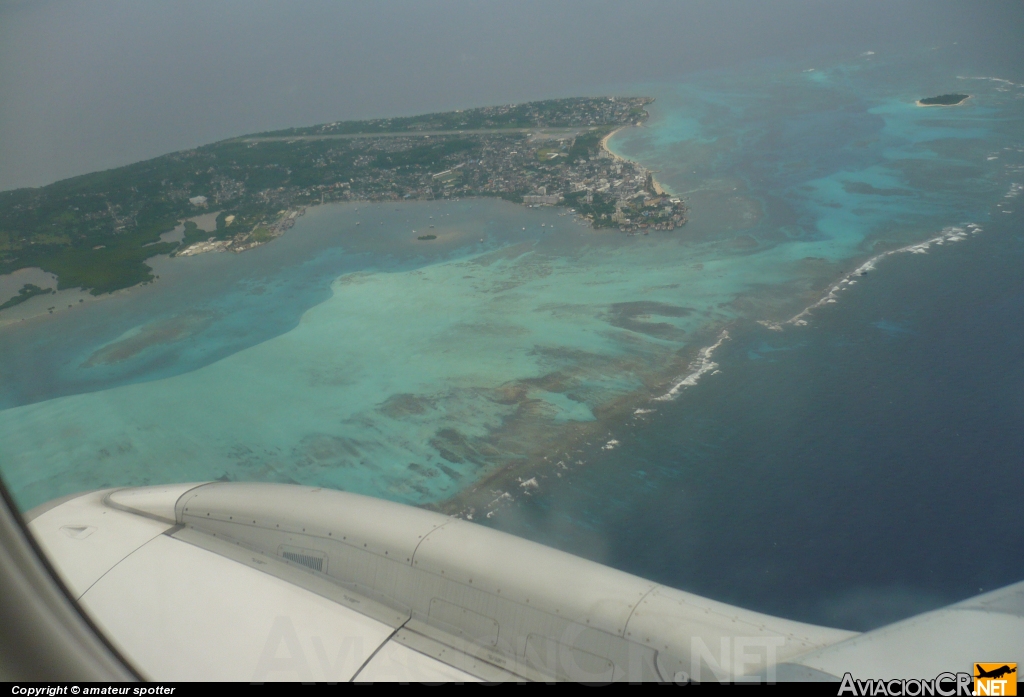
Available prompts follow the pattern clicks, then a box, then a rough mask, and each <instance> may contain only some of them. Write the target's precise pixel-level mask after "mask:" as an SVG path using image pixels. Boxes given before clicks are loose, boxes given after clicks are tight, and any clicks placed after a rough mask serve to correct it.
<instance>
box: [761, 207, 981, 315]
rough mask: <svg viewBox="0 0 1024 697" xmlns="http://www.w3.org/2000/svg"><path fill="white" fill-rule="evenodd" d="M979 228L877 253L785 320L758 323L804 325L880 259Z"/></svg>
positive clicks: (950, 230) (954, 229) (953, 230)
mask: <svg viewBox="0 0 1024 697" xmlns="http://www.w3.org/2000/svg"><path fill="white" fill-rule="evenodd" d="M981 230H982V228H981V226H980V225H978V224H976V223H967V224H966V225H965V226H964V227H959V226H950V227H946V228H943V229H942V234H941V235H938V236H937V237H933V238H931V239H930V240H925V241H924V242H918V243H916V244H909V245H907V246H906V247H900V248H899V249H893V250H890V251H888V252H882V253H881V254H877V255H875V256H873V257H871V258H870V259H868V260H867V261H865V262H864V263H863V264H861V265H860V266H858V267H857V268H856V269H854V270H853V271H851V272H850V273H848V274H846V275H845V276H843V277H842V278H841V279H840V280H839V282H838V283H836V284H835V285H834V286H832V287H831V288H829V289H828V292H827V293H825V295H824V296H822V298H821V299H820V300H819V301H818V302H816V303H814V304H813V305H808V306H807V307H805V308H804V309H803V311H801V312H800V313H799V314H797V315H794V316H793V317H790V318H789V319H788V320H786V321H785V322H770V321H768V320H759V321H758V324H760V325H762V326H765V327H768V328H769V329H771V330H773V331H778V332H780V331H782V330H783V328H784V327H785V325H787V324H788V325H793V326H797V327H802V326H805V325H806V324H807V319H805V318H806V317H808V316H810V315H811V313H812V312H813V311H814V310H816V309H818V308H819V307H822V306H824V305H828V304H830V303H834V302H838V300H839V293H841V292H842V291H844V290H847V289H849V288H850V287H851V286H853V285H856V283H857V280H856V278H857V277H858V276H864V275H865V274H867V272H868V271H874V270H875V267H876V265H877V264H878V262H880V261H881V260H882V259H885V258H886V257H890V256H892V255H894V254H904V253H907V252H909V253H910V254H927V253H928V249H929V248H930V247H931V246H932V245H933V244H934V245H943V244H946V243H947V242H960V241H962V240H966V239H967V238H968V236H969V235H977V234H978V233H979V232H981Z"/></svg>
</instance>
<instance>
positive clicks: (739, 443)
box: [500, 214, 1024, 629]
mask: <svg viewBox="0 0 1024 697" xmlns="http://www.w3.org/2000/svg"><path fill="white" fill-rule="evenodd" d="M1006 217H1007V218H1008V220H1006V221H1003V223H1002V224H1001V225H999V226H998V227H996V226H995V225H993V226H992V227H990V228H988V229H987V230H986V234H985V235H982V236H979V237H978V238H977V239H976V240H973V241H972V242H971V244H964V245H960V246H954V247H946V248H943V249H940V250H938V251H937V252H933V253H931V254H929V255H927V256H924V255H922V256H916V255H915V256H909V255H908V256H906V257H903V258H900V259H899V260H897V261H894V262H892V263H890V264H889V266H888V267H885V268H881V269H880V270H879V271H878V272H877V273H874V274H871V275H869V276H868V277H865V278H864V279H863V280H862V282H861V283H860V284H859V288H858V290H857V292H856V293H852V294H850V295H849V296H847V297H846V298H844V299H843V302H841V303H838V304H836V305H834V306H832V307H829V308H827V309H825V310H823V311H821V312H820V313H819V314H818V315H817V317H816V319H815V322H814V323H812V324H811V325H809V326H806V327H800V328H798V329H796V330H793V331H788V332H785V333H777V332H773V331H769V330H767V329H765V328H764V327H762V326H760V325H756V324H747V325H745V326H743V327H741V328H738V329H736V330H735V331H734V332H733V334H732V340H731V341H729V342H726V343H725V344H723V346H722V348H721V350H720V353H716V358H718V359H719V360H718V362H719V364H720V370H721V372H720V373H719V374H717V375H714V376H713V377H711V378H709V379H707V380H704V381H702V382H701V383H699V384H698V385H697V386H695V387H693V388H692V389H691V390H690V391H688V393H686V394H685V396H684V397H682V398H680V399H678V400H676V401H675V402H669V403H667V405H665V406H662V407H660V408H659V411H658V412H656V413H654V414H651V415H648V416H645V417H644V418H643V419H638V420H636V421H634V424H633V425H631V426H629V427H626V428H621V429H617V430H616V431H615V433H614V435H615V437H616V438H617V439H618V440H619V441H621V443H622V445H621V446H620V447H619V448H617V449H616V450H613V451H610V452H602V451H601V450H600V449H599V448H594V449H593V451H592V452H588V453H586V454H585V455H584V456H582V457H584V458H585V459H586V460H587V462H588V465H587V467H586V468H585V469H581V470H578V471H576V472H575V473H573V474H572V475H568V476H566V477H565V478H563V479H560V480H558V481H557V483H556V482H548V483H547V488H546V490H545V491H544V493H543V494H541V495H538V496H535V497H533V498H524V499H520V500H519V501H517V502H516V504H515V506H516V509H515V514H514V515H509V516H506V517H504V518H503V519H502V522H501V523H500V527H501V528H502V529H505V530H507V531H509V532H515V533H517V534H521V535H524V536H526V537H531V538H534V539H538V540H541V541H544V542H547V543H549V544H552V545H554V546H557V547H560V548H562V549H566V550H569V551H574V552H576V553H578V554H581V555H582V556H589V557H594V558H600V559H603V560H605V561H606V562H607V563H610V564H611V565H613V566H616V567H619V568H622V569H625V570H627V571H630V572H632V573H635V574H638V575H640V576H645V577H648V578H653V579H656V580H659V581H662V582H664V583H667V584H670V585H675V586H678V587H681V588H684V589H686V590H689V591H692V592H694V593H698V594H701V595H707V596H711V597H715V598H717V599H719V600H723V601H725V602H729V603H735V604H737V605H740V606H743V607H749V608H754V609H757V610H761V611H763V612H767V613H772V614H776V615H782V616H785V617H791V618H795V619H800V620H804V621H808V622H814V623H818V624H824V625H831V626H839V627H846V628H850V629H868V628H872V627H875V626H879V625H882V624H886V623H888V622H891V621H893V620H896V619H899V618H902V617H905V616H908V615H911V614H914V613H915V612H920V611H924V610H927V609H932V608H935V607H940V606H942V605H945V604H948V603H950V602H954V601H957V600H961V599H963V598H967V597H970V596H972V595H975V594H977V593H979V592H982V591H987V590H992V589H994V588H998V587H1000V586H1003V585H1006V584H1009V583H1013V582H1016V581H1019V580H1021V579H1022V578H1024V554H1022V552H1024V517H1022V516H1021V515H1020V503H1019V485H1020V481H1021V476H1022V474H1024V217H1022V216H1020V215H1019V214H1018V215H1014V216H1013V217H1011V216H1009V215H1008V216H1006ZM989 233H991V234H989Z"/></svg>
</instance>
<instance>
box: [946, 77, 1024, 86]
mask: <svg viewBox="0 0 1024 697" xmlns="http://www.w3.org/2000/svg"><path fill="white" fill-rule="evenodd" d="M956 79H957V80H991V81H992V82H1002V83H1005V84H1007V85H1013V86H1014V87H1020V86H1021V85H1018V84H1017V83H1016V82H1010V81H1009V80H1004V79H1003V78H1001V77H981V76H975V75H957V76H956Z"/></svg>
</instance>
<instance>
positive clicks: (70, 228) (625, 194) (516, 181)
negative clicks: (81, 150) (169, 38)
mask: <svg viewBox="0 0 1024 697" xmlns="http://www.w3.org/2000/svg"><path fill="white" fill-rule="evenodd" d="M651 101H653V100H652V99H651V98H649V97H629V98H615V97H611V98H609V97H603V98H574V99H556V100H548V101H542V102H530V103H527V104H519V105H505V106H497V107H485V108H479V109H470V110H464V111H454V112H449V113H442V114H428V115H425V116H416V117H407V118H394V119H374V120H369V121H344V122H335V123H328V124H322V125H319V126H311V127H307V128H293V129H289V130H285V131H274V132H268V133H259V134H255V135H250V136H244V137H239V138H232V139H229V140H225V141H221V142H218V143H213V144H211V145H205V146H202V147H198V148H195V149H192V150H183V151H180V152H175V153H171V154H169V155H163V156H161V157H157V158H154V159H152V160H147V161H144V162H138V163H135V164H132V165H128V166H125V167H119V168H117V169H112V170H108V171H105V172H96V173H93V174H86V175H82V176H78V177H74V178H71V179H66V180H63V181H59V182H56V183H54V184H50V185H49V186H44V187H39V188H30V189H17V190H13V191H5V192H0V274H6V273H10V272H12V271H15V270H17V269H21V268H25V267H38V268H40V269H42V270H44V271H46V272H50V273H53V274H55V275H56V276H57V279H58V289H65V288H83V289H86V290H89V291H91V292H92V293H93V294H101V293H108V292H112V291H115V290H118V289H121V288H127V287H130V286H134V285H136V284H139V283H145V282H148V281H151V280H153V275H152V273H151V269H150V267H149V266H147V264H146V259H149V258H151V257H153V256H156V255H159V254H179V255H183V256H187V255H191V254H197V253H202V252H206V251H221V250H228V251H235V252H241V251H245V250H247V249H252V248H253V247H256V246H259V245H261V244H264V243H266V242H268V241H270V240H272V239H274V238H275V237H277V236H279V235H281V234H283V233H284V231H285V230H287V229H288V228H290V227H291V226H293V225H294V224H295V221H296V219H297V218H298V217H299V216H300V215H302V214H303V213H304V212H305V209H306V207H308V206H313V205H320V204H325V203H333V202H339V201H399V200H411V199H416V200H430V199H447V198H464V197H469V196H492V197H501V198H503V199H506V200H509V201H512V202H515V203H520V204H524V205H528V206H547V205H550V206H564V207H567V208H569V209H570V210H571V211H572V212H573V213H575V214H576V215H578V216H580V217H581V218H583V219H585V220H586V221H587V222H588V223H589V224H590V225H592V226H593V227H595V228H601V227H607V228H618V229H619V230H620V231H622V232H624V233H626V234H647V233H648V231H650V230H673V229H675V228H677V227H679V226H681V225H683V224H684V223H685V222H686V212H687V209H686V206H685V205H684V204H683V202H682V201H681V200H680V199H678V198H676V197H672V196H670V195H667V194H665V193H664V192H663V191H662V189H661V188H660V187H659V186H658V184H657V182H656V181H655V180H654V177H653V175H652V173H651V172H649V171H647V170H645V169H644V168H643V167H641V166H640V165H638V164H636V163H633V162H630V161H628V160H624V159H622V158H618V157H615V156H614V155H612V154H611V153H610V152H609V151H608V150H607V148H606V147H605V142H606V140H607V137H608V136H609V135H610V134H611V133H613V132H614V131H615V130H617V129H619V128H622V127H624V126H629V125H638V124H640V123H642V122H643V121H644V120H646V119H647V117H648V114H647V111H646V109H645V107H646V105H647V104H649V103H650V102H651ZM212 212H218V214H217V215H216V221H215V230H212V231H210V230H204V229H201V228H199V227H198V226H197V225H196V224H195V223H194V222H192V221H191V220H190V219H192V218H195V217H197V216H200V215H202V214H204V213H205V214H207V215H209V214H210V213H212ZM211 217H212V216H211ZM183 221H184V225H183V228H184V230H183V234H182V235H181V239H180V240H171V239H168V238H169V237H173V236H171V235H168V234H167V233H170V232H171V231H174V230H175V228H176V227H178V226H180V225H182V223H183ZM207 227H214V225H213V224H211V225H208V226H207ZM36 292H38V291H36V290H35V289H31V288H29V289H25V290H24V291H23V292H22V294H21V297H24V296H26V295H29V294H31V293H36ZM19 299H20V298H19Z"/></svg>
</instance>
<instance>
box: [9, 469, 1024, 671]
mask: <svg viewBox="0 0 1024 697" xmlns="http://www.w3.org/2000/svg"><path fill="white" fill-rule="evenodd" d="M26 518H27V519H28V520H29V529H30V530H31V531H32V533H33V534H34V535H35V537H36V539H37V540H38V542H39V544H40V545H41V546H42V548H43V549H44V550H45V551H46V552H47V554H48V556H49V557H50V559H51V562H52V563H53V565H54V566H55V568H56V569H57V570H58V573H59V574H60V575H61V576H62V578H63V580H64V582H65V585H66V586H67V587H68V588H69V589H70V591H71V593H72V595H74V597H75V598H77V600H78V602H79V603H80V604H81V606H82V607H83V608H84V609H85V610H86V611H87V612H88V614H89V615H90V617H91V618H92V619H93V621H94V622H95V623H97V624H98V625H99V626H100V627H101V628H102V629H103V630H104V631H105V632H106V635H107V636H108V638H109V639H110V640H111V641H112V642H113V643H114V644H115V645H116V646H117V647H118V648H119V649H120V651H121V652H122V654H123V655H124V656H126V657H127V658H128V659H129V660H130V661H131V662H132V663H133V664H134V666H135V667H136V668H137V669H138V670H139V671H140V672H141V673H142V674H143V675H145V676H146V677H149V678H151V679H154V680H211V679H212V680H237V681H255V682H264V681H273V680H303V681H325V682H341V681H352V680H354V681H365V682H373V681H387V680H398V681H417V682H452V681H455V682H462V681H478V680H482V681H552V680H576V681H587V682H605V681H641V680H642V681H660V682H673V681H675V682H683V681H688V680H693V681H730V680H745V679H749V680H764V679H768V680H776V679H777V680H790V679H829V680H837V679H838V676H841V675H843V673H844V672H846V671H851V670H852V671H854V672H855V675H857V677H858V678H866V677H883V678H888V677H902V676H906V675H914V676H915V677H934V675H935V674H937V673H938V672H941V671H944V670H970V667H971V664H972V663H973V662H974V661H982V660H1018V659H1021V658H1024V656H1021V655H1020V654H1021V647H1024V583H1022V584H1016V585H1014V586H1010V587H1008V588H1007V589H1004V590H1003V591H997V592H996V593H989V594H986V595H983V596H979V597H977V598H974V599H972V600H969V601H965V602H963V603H959V604H957V605H953V606H950V607H949V608H946V609H943V610H939V611H936V612H931V613H926V614H924V615H921V616H919V617H916V618H911V619H909V620H905V621H903V622H899V623H896V624H894V625H891V626H889V627H885V628H882V629H878V630H875V631H872V632H868V633H866V634H856V633H854V632H848V631H843V630H839V629H831V628H826V627H818V626H814V625H808V624H804V623H800V622H793V621H790V620H786V619H782V618H778V617H771V616H768V615H764V614H760V613H756V612H751V611H749V610H744V609H742V608H738V607H734V606H730V605H727V604H724V603H719V602H716V601H713V600H709V599H706V598H702V597H699V596H696V595H693V594H690V593H685V592H683V591H680V590H676V589H673V588H668V587H666V586H663V585H659V584H657V583H654V582H651V581H647V580H645V579H642V578H639V577H637V576H633V575H630V574H627V573H624V572H621V571H617V570H615V569H611V568H609V567H606V566H603V565H601V564H597V563H594V562H591V561H587V560H584V559H581V558H579V557H576V556H573V555H570V554H566V553H564V552H559V551H557V550H554V549H551V548H548V547H545V546H543V545H539V544H536V543H533V542H529V541H527V540H523V539H520V538H517V537H514V536H511V535H507V534H505V533H502V532H499V531H496V530H492V529H489V528H485V527H483V526H480V525H476V524H474V523H470V522H467V521H464V520H460V519H457V518H451V517H447V516H444V515H441V514H438V513H434V512H430V511H425V510H422V509H418V508H412V507H409V506H404V505H401V504H396V503H391V502H388V501H381V500H377V499H372V498H368V497H364V496H359V495H355V494H350V493H344V492H338V491H331V490H327V489H316V488H308V487H299V486H291V485H278V484H243V483H223V482H213V483H205V484H181V485H173V486H156V487H141V488H131V489H111V490H105V491H97V492H91V493H87V494H82V495H78V496H73V497H67V498H65V499H61V500H58V501H55V502H51V503H50V504H45V505H43V506H41V507H39V508H37V509H34V510H33V511H30V512H29V513H28V514H27V516H26ZM939 666H941V668H939ZM919 671H924V672H925V674H924V675H921V674H919Z"/></svg>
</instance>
